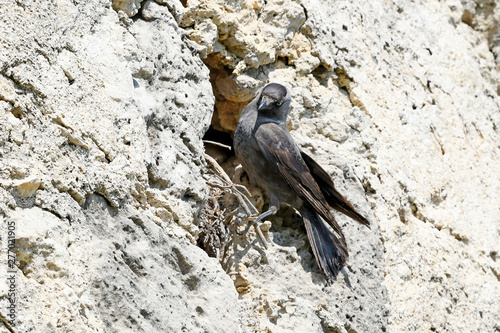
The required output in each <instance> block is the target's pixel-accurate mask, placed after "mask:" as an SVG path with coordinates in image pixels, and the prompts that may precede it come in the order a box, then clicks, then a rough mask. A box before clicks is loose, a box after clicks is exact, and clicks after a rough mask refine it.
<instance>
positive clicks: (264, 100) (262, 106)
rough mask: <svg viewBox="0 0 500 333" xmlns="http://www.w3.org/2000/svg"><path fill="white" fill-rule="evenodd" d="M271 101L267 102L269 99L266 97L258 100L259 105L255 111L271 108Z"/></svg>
mask: <svg viewBox="0 0 500 333" xmlns="http://www.w3.org/2000/svg"><path fill="white" fill-rule="evenodd" d="M271 103H272V101H271V100H269V97H267V96H262V99H261V100H260V105H259V107H258V108H257V110H259V111H261V110H267V109H269V107H270V106H271Z"/></svg>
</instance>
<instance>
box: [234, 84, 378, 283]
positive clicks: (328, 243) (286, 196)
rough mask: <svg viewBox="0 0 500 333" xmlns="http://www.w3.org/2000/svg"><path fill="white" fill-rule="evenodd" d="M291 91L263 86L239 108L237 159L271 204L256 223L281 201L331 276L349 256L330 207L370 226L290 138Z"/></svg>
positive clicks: (272, 86)
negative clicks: (295, 214) (300, 224)
mask: <svg viewBox="0 0 500 333" xmlns="http://www.w3.org/2000/svg"><path fill="white" fill-rule="evenodd" d="M290 103H291V93H290V90H289V89H288V88H286V87H285V86H283V85H281V84H279V83H269V84H267V85H266V86H265V87H264V88H263V89H262V90H260V92H259V93H258V94H257V96H256V97H255V98H254V99H253V100H252V101H251V102H250V103H249V104H248V105H247V106H246V107H245V108H244V109H243V111H242V113H241V115H240V118H239V120H238V125H237V127H236V131H235V133H234V136H233V146H234V151H235V154H236V157H237V158H238V160H239V162H240V163H241V164H242V166H243V169H244V170H245V171H246V173H247V175H248V176H249V179H250V184H251V185H252V186H254V187H255V186H256V185H258V186H260V187H261V188H262V189H263V190H264V191H265V193H266V195H267V197H268V199H269V208H268V210H267V211H265V212H262V213H261V214H259V215H258V216H257V217H256V218H255V222H259V221H262V220H263V219H264V218H266V217H268V216H270V215H274V214H276V213H277V212H278V210H279V209H280V204H281V203H285V204H287V205H289V206H291V207H293V208H295V209H296V210H297V211H298V212H299V213H300V215H301V216H302V220H303V222H304V225H305V229H306V233H307V236H308V239H309V243H310V245H311V248H312V252H313V254H314V256H315V259H316V262H317V264H318V266H319V268H320V269H321V271H322V272H323V273H324V275H325V276H326V277H327V278H329V279H335V278H336V276H337V274H338V273H339V272H340V271H341V269H342V268H343V266H344V265H345V263H346V261H347V259H348V250H347V244H346V241H345V237H344V234H343V233H342V230H341V229H340V227H339V225H338V223H337V221H336V220H335V218H334V216H333V215H332V213H331V211H330V209H331V208H333V209H335V210H337V211H339V212H341V213H343V214H345V215H347V216H348V217H350V218H352V219H354V220H355V221H357V222H359V223H361V224H363V225H365V226H367V227H368V228H370V223H369V221H368V220H367V219H366V218H365V217H364V216H362V215H361V214H360V213H358V212H357V211H356V209H354V207H353V206H352V205H351V204H350V203H349V202H348V201H347V200H346V199H345V198H344V197H343V196H342V195H341V194H340V193H339V192H338V191H337V190H336V189H335V186H334V183H333V180H332V178H331V177H330V175H329V174H328V173H327V172H326V171H325V170H324V169H323V168H322V167H321V166H320V165H319V164H318V163H317V162H316V161H314V159H313V158H312V157H310V156H309V155H307V154H306V153H304V152H303V151H302V150H301V149H300V148H299V146H298V145H297V144H296V143H295V141H294V140H293V138H292V136H291V134H290V132H289V130H288V128H287V126H286V120H287V117H288V113H289V112H290Z"/></svg>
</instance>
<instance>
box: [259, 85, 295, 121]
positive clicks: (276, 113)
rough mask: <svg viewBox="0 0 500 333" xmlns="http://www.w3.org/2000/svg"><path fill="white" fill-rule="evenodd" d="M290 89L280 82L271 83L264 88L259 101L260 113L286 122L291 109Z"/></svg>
mask: <svg viewBox="0 0 500 333" xmlns="http://www.w3.org/2000/svg"><path fill="white" fill-rule="evenodd" d="M290 100H291V96H290V91H289V90H288V89H287V88H286V87H285V86H283V85H281V84H279V83H269V84H268V85H267V86H265V87H264V89H262V92H261V93H260V98H259V100H258V101H257V110H258V111H259V115H260V116H262V117H265V118H269V119H271V120H275V121H278V122H285V121H286V117H287V116H288V111H289V110H290Z"/></svg>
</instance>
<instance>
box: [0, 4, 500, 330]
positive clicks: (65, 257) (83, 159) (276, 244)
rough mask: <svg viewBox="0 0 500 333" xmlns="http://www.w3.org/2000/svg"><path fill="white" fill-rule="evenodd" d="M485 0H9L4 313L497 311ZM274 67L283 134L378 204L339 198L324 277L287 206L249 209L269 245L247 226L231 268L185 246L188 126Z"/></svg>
mask: <svg viewBox="0 0 500 333" xmlns="http://www.w3.org/2000/svg"><path fill="white" fill-rule="evenodd" d="M499 15H500V8H499V7H498V6H497V5H496V3H495V2H491V1H480V0H476V1H472V0H470V1H469V0H462V1H458V0H446V1H437V0H427V1H413V2H408V1H389V2H387V1H378V0H376V1H370V2H362V3H360V2H355V1H334V2H332V1H327V0H298V1H292V0H267V1H263V0H246V1H242V0H233V1H216V0H188V1H182V2H180V1H176V0H161V1H160V0H158V1H151V0H147V1H140V0H131V1H130V0H117V1H104V0H89V1H84V2H79V3H75V2H73V1H69V0H52V1H37V2H8V3H7V4H3V5H2V6H0V29H1V34H0V226H1V229H0V237H1V239H2V242H1V249H0V251H1V252H0V255H1V256H2V258H4V260H6V259H7V249H8V244H9V243H8V230H9V229H8V226H9V225H12V224H14V225H15V240H16V244H17V247H16V249H15V254H16V260H17V261H16V265H15V267H14V270H15V272H16V273H15V280H16V284H15V292H16V296H17V298H16V306H17V308H16V310H17V312H16V315H17V318H16V321H15V326H13V325H11V324H10V323H9V322H8V321H9V317H8V314H9V312H8V310H7V306H8V304H9V298H8V293H9V284H7V283H5V281H6V278H7V276H8V275H7V268H8V266H7V264H3V266H2V268H0V272H2V276H1V278H2V282H1V283H0V330H1V331H2V332H68V331H73V332H182V331H186V332H415V331H417V332H420V331H423V332H428V331H436V332H494V331H500V324H499V323H500V302H499V301H498V299H499V298H500V260H499V259H498V253H499V252H500V242H499V241H498V240H499V238H500V218H499V216H500V203H499V200H498V193H500V162H499V161H500V146H499V144H498V143H499V142H500V98H499V93H500V88H499V86H500V85H499V77H500V67H499V66H500V65H499V64H500V51H499V40H500V39H499V30H498V29H499V28H498V27H499V21H500V18H499ZM267 82H279V83H282V84H285V85H286V86H288V87H289V88H290V89H291V92H292V110H291V114H290V116H289V123H288V125H289V128H290V130H291V132H292V135H293V136H294V138H295V139H296V141H297V143H298V144H299V145H300V146H301V147H302V149H304V150H305V151H307V152H308V153H310V154H311V155H312V156H313V157H314V158H315V159H316V160H317V161H318V162H319V163H320V164H321V165H323V166H324V168H325V170H326V171H328V172H329V173H330V174H331V175H332V177H333V178H334V181H335V184H336V186H337V188H338V189H339V191H340V192H342V193H343V194H344V195H345V196H346V197H347V198H348V199H349V200H350V201H351V202H352V203H353V204H354V205H355V206H356V208H358V209H359V211H360V212H362V213H363V214H364V215H365V216H367V217H368V219H369V220H370V221H371V229H370V230H369V229H367V228H364V227H362V226H360V225H358V224H356V223H355V222H353V221H351V220H349V219H348V218H346V217H343V216H341V215H339V214H337V215H336V216H337V217H338V220H339V224H340V225H341V227H342V229H343V231H344V234H345V236H346V240H347V243H348V248H349V253H350V258H349V261H348V264H347V266H346V268H345V269H344V270H343V271H342V272H341V274H340V275H339V277H338V278H337V280H336V281H333V282H331V283H327V282H326V281H325V280H324V277H323V276H322V274H321V272H320V271H319V269H318V268H317V265H316V263H315V261H314V256H313V254H312V252H311V250H310V247H309V245H308V242H307V237H306V233H305V230H304V229H303V227H302V224H301V222H300V218H298V216H297V215H296V214H295V213H294V212H293V210H292V209H287V208H283V209H282V211H281V212H280V213H279V215H278V216H276V217H274V218H272V219H271V221H272V227H271V225H270V224H269V223H266V224H264V225H263V226H262V229H263V230H264V234H265V236H266V237H267V238H268V241H269V243H270V247H269V249H267V250H265V249H264V248H263V246H262V244H261V243H260V242H259V241H258V240H257V239H256V237H255V233H254V231H253V229H250V232H248V233H247V234H246V235H243V236H238V237H236V238H235V240H234V243H233V246H232V247H231V249H229V252H228V255H227V258H226V261H224V262H223V265H220V264H219V263H218V262H217V260H216V259H213V258H209V257H208V256H207V254H206V253H204V252H203V251H202V250H201V249H199V248H197V247H196V246H195V245H194V243H195V240H196V238H197V235H198V222H197V216H198V214H199V213H200V210H201V209H202V208H203V207H204V205H205V200H206V199H207V194H208V191H207V188H206V184H205V181H204V179H203V172H204V170H205V165H206V164H205V160H204V158H203V154H204V149H203V144H202V140H201V139H202V137H203V136H204V133H205V132H206V130H207V129H208V126H209V125H210V124H212V127H213V128H214V129H216V130H218V131H222V132H226V133H229V134H231V133H232V132H233V131H234V129H235V128H236V124H237V120H238V116H239V112H240V111H241V110H242V109H243V108H244V106H245V105H246V103H248V101H250V100H251V99H252V98H253V96H254V95H255V94H256V92H257V91H258V89H260V88H261V87H262V86H263V85H264V84H265V83H267ZM214 108H215V113H214V116H213V118H212V112H213V111H214ZM236 164H237V161H236V160H235V159H234V158H230V159H229V160H228V161H227V162H226V163H225V164H224V167H225V168H226V170H227V171H228V173H229V174H230V175H233V174H234V167H235V165H236ZM236 174H237V175H238V173H236ZM235 178H239V177H235ZM241 180H242V181H243V182H244V183H245V177H242V178H241ZM253 193H258V191H254V190H253ZM259 200H260V201H259V204H258V205H257V206H258V208H262V200H261V199H259ZM9 274H10V273H9ZM231 279H232V280H233V281H231Z"/></svg>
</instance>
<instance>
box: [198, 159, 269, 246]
mask: <svg viewBox="0 0 500 333" xmlns="http://www.w3.org/2000/svg"><path fill="white" fill-rule="evenodd" d="M205 159H206V160H207V161H208V162H209V163H210V165H211V166H212V167H213V169H214V171H215V173H216V174H217V175H218V176H219V177H221V178H222V180H223V181H224V182H225V183H226V184H228V187H229V188H230V189H231V190H232V192H233V193H234V195H236V198H237V199H238V202H239V203H240V205H241V206H242V207H243V209H244V210H245V213H246V214H247V215H248V216H250V215H255V214H257V213H258V210H257V208H255V206H254V205H253V204H252V203H251V202H250V200H249V199H248V198H247V197H246V195H244V194H243V193H241V192H240V191H239V190H238V189H237V188H236V185H235V184H234V183H233V182H232V181H231V179H230V178H229V176H228V175H227V174H226V172H225V171H224V169H222V167H221V166H220V165H219V163H217V161H216V160H215V159H214V158H213V157H212V156H210V155H208V154H205ZM210 185H211V184H210ZM239 186H240V187H243V188H244V186H242V185H239ZM217 187H219V188H220V187H222V186H220V185H219V186H217ZM245 190H246V188H245ZM246 192H248V190H246ZM249 222H250V223H252V225H253V226H254V228H255V232H256V233H257V236H258V237H259V240H260V242H261V243H262V245H263V246H264V248H265V249H266V250H267V249H268V248H269V245H268V244H267V241H266V239H265V238H264V235H263V234H262V230H260V228H259V226H258V225H257V224H256V223H254V221H249Z"/></svg>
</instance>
